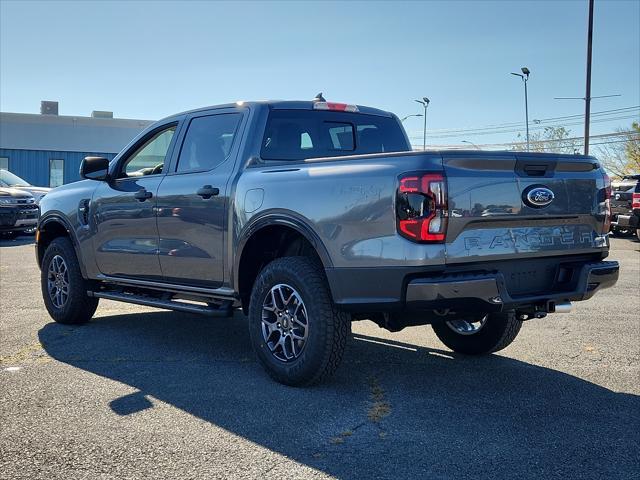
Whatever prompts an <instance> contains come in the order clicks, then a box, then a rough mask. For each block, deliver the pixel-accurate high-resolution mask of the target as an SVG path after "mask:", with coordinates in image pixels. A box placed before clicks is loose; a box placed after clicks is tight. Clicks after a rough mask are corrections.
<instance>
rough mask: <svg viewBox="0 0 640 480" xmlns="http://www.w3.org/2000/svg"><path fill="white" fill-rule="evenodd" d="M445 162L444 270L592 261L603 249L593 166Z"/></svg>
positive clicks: (505, 160) (475, 159) (523, 160)
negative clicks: (494, 263) (578, 256)
mask: <svg viewBox="0 0 640 480" xmlns="http://www.w3.org/2000/svg"><path fill="white" fill-rule="evenodd" d="M443 162H444V168H445V172H446V175H447V184H448V189H449V228H448V230H447V245H446V249H447V263H450V264H455V263H460V262H469V261H470V260H471V261H473V260H477V261H485V260H502V259H513V258H527V257H540V256H554V255H566V254H573V253H587V252H594V251H597V250H598V248H599V247H602V246H603V245H602V242H603V239H602V237H601V236H600V235H601V234H602V230H603V222H604V216H603V215H602V213H603V208H604V200H605V191H604V179H603V176H602V173H601V170H600V169H599V168H598V166H597V163H596V161H595V159H593V158H588V157H587V158H585V157H570V156H557V157H554V156H551V155H539V154H538V155H527V154H515V153H514V154H511V153H496V154H494V155H493V156H492V155H491V154H490V153H488V152H483V153H482V155H477V154H467V153H463V152H460V153H453V152H452V153H450V154H445V155H444V156H443ZM541 254H542V255H541Z"/></svg>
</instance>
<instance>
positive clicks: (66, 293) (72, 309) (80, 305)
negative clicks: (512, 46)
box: [40, 237, 98, 324]
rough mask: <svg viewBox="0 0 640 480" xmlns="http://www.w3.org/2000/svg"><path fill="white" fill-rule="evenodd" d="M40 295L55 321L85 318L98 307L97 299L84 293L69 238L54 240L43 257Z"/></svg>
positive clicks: (73, 321)
mask: <svg viewBox="0 0 640 480" xmlns="http://www.w3.org/2000/svg"><path fill="white" fill-rule="evenodd" d="M41 267H42V268H41V273H40V283H41V288H42V297H43V299H44V304H45V306H46V307H47V311H48V312H49V315H50V316H51V318H53V319H54V320H55V321H56V322H58V323H65V324H79V323H85V322H88V321H89V320H90V319H91V317H92V316H93V314H94V313H95V311H96V308H98V299H97V298H92V297H89V296H88V295H87V289H88V288H87V282H86V280H85V279H84V278H82V272H81V271H80V264H79V263H78V258H77V257H76V253H75V250H74V248H73V245H72V244H71V241H70V240H69V239H68V238H66V237H59V238H56V239H55V240H53V242H51V244H50V245H49V246H48V247H47V250H46V251H45V254H44V257H43V259H42V266H41Z"/></svg>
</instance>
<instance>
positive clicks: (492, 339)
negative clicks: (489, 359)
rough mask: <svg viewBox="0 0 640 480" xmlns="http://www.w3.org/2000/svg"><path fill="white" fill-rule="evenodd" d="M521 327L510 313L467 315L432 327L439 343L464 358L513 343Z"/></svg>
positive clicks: (491, 351)
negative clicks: (462, 355)
mask: <svg viewBox="0 0 640 480" xmlns="http://www.w3.org/2000/svg"><path fill="white" fill-rule="evenodd" d="M521 326H522V322H521V321H520V320H518V319H517V318H516V315H515V312H513V311H509V312H501V313H491V314H479V315H475V316H474V315H469V316H466V317H461V318H456V319H454V320H448V321H446V322H441V323H434V324H433V325H432V327H433V331H434V332H435V334H436V336H437V337H438V338H439V339H440V341H441V342H442V343H444V344H445V345H446V346H447V347H449V348H450V349H451V350H453V351H454V352H458V353H464V354H467V355H481V354H486V353H493V352H497V351H498V350H502V349H503V348H505V347H507V346H508V345H509V344H511V342H513V341H514V340H515V338H516V336H517V335H518V332H520V327H521Z"/></svg>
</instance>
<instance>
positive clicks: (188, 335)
mask: <svg viewBox="0 0 640 480" xmlns="http://www.w3.org/2000/svg"><path fill="white" fill-rule="evenodd" d="M246 322H247V320H246V318H245V317H243V316H242V315H236V318H234V319H233V320H209V319H206V318H201V317H196V316H190V315H183V314H175V313H169V312H167V313H159V312H158V313H156V312H151V313H136V314H133V313H132V314H128V315H115V316H104V317H99V318H96V319H95V320H94V321H92V322H90V323H89V324H87V325H84V326H80V327H69V326H63V325H58V324H55V323H50V324H47V325H46V326H45V327H43V328H42V329H41V330H40V332H39V337H40V341H41V343H42V345H43V347H44V349H45V350H46V352H47V353H48V354H49V355H50V356H51V357H53V358H54V359H56V360H58V361H60V362H64V363H67V364H69V365H72V366H74V367H77V368H80V369H82V370H85V371H88V372H91V373H94V374H96V375H100V376H102V377H106V378H109V379H112V380H115V381H117V382H122V383H124V384H127V385H130V386H131V387H134V388H135V389H137V390H138V392H137V393H133V394H130V395H126V396H123V397H119V398H114V399H113V400H111V401H110V402H108V404H105V405H104V407H103V408H105V409H109V408H110V409H111V410H112V411H113V412H114V415H119V416H122V417H127V416H129V415H136V414H139V413H140V412H148V413H153V408H154V402H155V401H156V399H157V400H159V401H162V402H165V403H167V404H170V405H172V406H174V407H176V408H179V409H181V410H183V411H185V412H187V413H189V414H191V415H194V416H196V417H198V418H200V419H203V420H205V421H207V422H210V423H211V424H213V425H216V426H217V427H221V428H223V429H225V430H227V431H228V432H231V433H233V434H235V435H238V436H241V437H244V438H246V439H248V440H250V441H251V442H253V443H255V444H257V445H260V446H262V447H265V448H268V449H270V450H272V451H275V452H278V453H280V454H283V455H286V456H287V457H289V458H290V459H293V460H295V461H296V462H299V463H301V464H305V465H308V466H310V467H312V468H315V469H317V470H320V471H323V472H326V473H328V474H330V475H334V476H336V477H338V478H344V479H352V478H353V479H355V478H358V479H359V478H466V477H468V478H488V477H491V478H522V477H536V478H549V477H563V478H565V477H580V478H615V477H621V478H622V477H627V478H628V477H629V476H632V475H633V472H634V471H637V470H636V469H637V466H638V461H639V456H638V450H637V445H638V440H639V433H638V432H639V431H640V417H639V416H640V413H639V412H640V397H638V396H635V395H630V394H621V393H616V392H613V391H611V390H608V389H606V388H603V387H601V386H598V385H595V384H593V383H590V382H588V381H585V380H582V379H580V378H577V377H574V376H571V375H568V374H565V373H562V372H559V371H555V370H551V369H548V368H543V367H539V366H535V365H531V364H528V363H524V362H521V361H518V360H514V359H511V358H507V357H504V356H499V355H492V356H488V357H484V358H467V357H464V356H456V355H454V354H451V352H448V351H444V350H436V349H425V348H422V347H417V346H415V345H410V344H403V343H400V342H393V341H388V340H383V339H380V338H373V337H365V336H362V335H357V334H356V335H354V336H353V338H352V339H351V340H350V343H349V345H348V347H347V354H346V358H345V361H344V362H343V365H342V367H341V368H340V370H339V372H338V374H337V375H336V377H335V378H334V380H333V381H331V382H330V383H329V384H327V385H322V386H319V387H315V388H310V389H296V388H289V387H285V386H282V385H279V384H276V383H274V382H273V381H271V380H270V379H269V378H268V377H267V375H266V374H265V373H264V372H263V370H262V369H261V367H260V365H259V364H257V362H256V361H255V360H254V356H253V353H252V351H251V347H250V345H249V341H248V332H247V323H246ZM166 411H167V410H166V409H163V412H164V413H163V414H165V415H166ZM120 424H121V423H120ZM121 425H122V424H121ZM175 434H176V435H177V436H180V437H182V436H183V435H188V431H185V432H178V431H177V432H175ZM187 438H188V437H187ZM123 440H125V438H123ZM218 445H219V444H218ZM149 448H153V447H152V446H151V445H150V446H149ZM194 448H201V449H203V458H204V456H205V455H207V457H208V458H211V459H215V456H216V455H223V454H224V453H225V452H219V451H218V452H210V451H207V450H206V448H207V446H206V445H203V446H194ZM228 448H229V449H230V450H231V449H233V448H234V447H232V446H231V445H229V447H228ZM247 448H255V447H254V446H251V445H249V446H248V447H247ZM208 453H211V455H208ZM228 453H230V452H228ZM234 455H235V456H236V458H239V459H241V458H242V452H241V451H239V452H235V453H234ZM253 458H255V456H254V457H253ZM211 461H215V460H211ZM266 467H268V465H267V466H265V469H266Z"/></svg>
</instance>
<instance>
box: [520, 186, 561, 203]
mask: <svg viewBox="0 0 640 480" xmlns="http://www.w3.org/2000/svg"><path fill="white" fill-rule="evenodd" d="M522 196H523V197H524V203H526V204H527V205H528V206H530V207H533V208H542V207H546V206H547V205H549V204H550V203H551V202H553V199H554V198H555V195H554V194H553V192H552V191H551V190H550V189H548V188H547V187H545V186H544V185H532V186H530V187H529V188H527V189H526V190H525V191H524V192H523V195H522Z"/></svg>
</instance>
